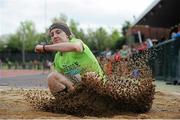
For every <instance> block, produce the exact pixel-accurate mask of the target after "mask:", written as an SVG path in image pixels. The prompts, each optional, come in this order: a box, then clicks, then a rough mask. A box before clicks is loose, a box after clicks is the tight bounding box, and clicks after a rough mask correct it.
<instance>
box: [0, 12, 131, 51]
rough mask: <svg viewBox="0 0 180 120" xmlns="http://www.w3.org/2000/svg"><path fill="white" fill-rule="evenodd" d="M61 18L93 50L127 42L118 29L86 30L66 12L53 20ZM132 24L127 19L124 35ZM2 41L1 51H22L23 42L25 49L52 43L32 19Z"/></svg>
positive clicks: (123, 29)
mask: <svg viewBox="0 0 180 120" xmlns="http://www.w3.org/2000/svg"><path fill="white" fill-rule="evenodd" d="M59 20H61V21H65V22H66V23H67V24H68V25H69V27H70V29H71V31H72V33H73V34H74V35H75V37H76V38H78V39H81V40H82V41H83V42H84V43H86V44H87V45H88V46H89V47H90V49H92V50H93V51H103V50H105V49H106V48H110V49H117V48H120V47H121V45H122V44H124V43H125V42H126V38H125V37H123V36H121V33H120V32H119V31H118V30H117V29H113V30H112V31H111V32H107V31H106V29H105V28H103V27H99V28H97V29H96V30H93V29H91V28H89V29H88V30H87V31H84V30H83V29H82V28H80V27H79V23H78V22H76V21H75V20H73V19H71V20H70V21H69V22H68V18H67V16H66V15H64V14H60V16H59V17H55V18H53V19H52V22H54V21H59ZM130 26H131V25H130V22H128V21H125V23H124V24H123V27H122V34H123V35H125V33H126V32H127V29H128V28H129V27H130ZM0 42H1V44H0V51H2V50H4V49H10V50H11V51H21V50H22V47H23V44H24V48H25V51H34V47H35V45H36V44H49V43H51V40H50V37H48V35H47V33H37V31H36V28H35V25H34V23H33V22H32V21H24V22H21V23H20V25H19V27H18V29H17V31H16V32H15V33H14V34H10V35H9V36H8V39H7V42H6V43H5V42H3V41H2V40H1V39H0ZM6 45H7V46H6Z"/></svg>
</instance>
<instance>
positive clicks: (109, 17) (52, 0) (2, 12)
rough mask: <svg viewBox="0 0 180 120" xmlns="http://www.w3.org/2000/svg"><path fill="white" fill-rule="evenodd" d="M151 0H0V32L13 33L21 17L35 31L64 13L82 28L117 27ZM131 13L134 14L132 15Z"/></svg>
mask: <svg viewBox="0 0 180 120" xmlns="http://www.w3.org/2000/svg"><path fill="white" fill-rule="evenodd" d="M153 1H154V0H0V35H2V34H10V33H14V32H15V31H16V29H17V28H18V26H19V25H20V22H21V21H25V20H31V21H33V22H34V23H35V26H36V29H37V31H38V32H43V31H44V28H45V27H48V26H49V25H50V23H51V20H52V18H54V17H57V16H59V15H60V14H61V13H63V14H65V15H66V16H67V17H68V19H74V20H75V21H77V22H79V27H81V28H83V29H86V28H88V27H90V28H97V27H100V26H103V27H105V28H107V29H111V28H119V29H120V28H121V25H122V24H123V23H124V21H125V20H129V21H131V22H134V19H135V18H138V17H139V16H140V15H141V14H142V13H143V12H144V10H145V9H147V7H148V6H149V5H150V4H151V3H152V2H153ZM133 16H134V17H133Z"/></svg>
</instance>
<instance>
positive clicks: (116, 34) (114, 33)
mask: <svg viewBox="0 0 180 120" xmlns="http://www.w3.org/2000/svg"><path fill="white" fill-rule="evenodd" d="M110 38H111V42H110V48H111V49H113V50H115V49H116V47H115V46H116V43H117V41H118V40H119V39H120V32H119V31H118V30H117V29H114V30H113V31H112V33H111V35H110Z"/></svg>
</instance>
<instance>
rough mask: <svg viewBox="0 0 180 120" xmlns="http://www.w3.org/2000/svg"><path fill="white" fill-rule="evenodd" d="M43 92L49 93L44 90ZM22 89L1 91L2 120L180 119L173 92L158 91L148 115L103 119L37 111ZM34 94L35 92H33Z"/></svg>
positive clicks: (179, 105)
mask: <svg viewBox="0 0 180 120" xmlns="http://www.w3.org/2000/svg"><path fill="white" fill-rule="evenodd" d="M43 91H48V90H47V89H44V90H43ZM25 92H26V91H25V90H22V89H10V88H2V87H1V90H0V119H7V118H9V119H10V118H13V119H22V118H23V119H35V118H36V119H40V118H45V119H51V118H54V119H64V118H66V119H73V118H90V119H94V118H96V119H98V118H125V119H131V118H133V119H136V118H153V119H180V94H178V93H173V92H164V91H156V93H155V99H154V101H153V105H152V108H151V110H150V111H149V112H147V113H132V112H119V113H113V114H111V115H109V116H107V115H101V117H97V116H92V115H89V116H88V115H86V116H77V115H69V114H64V113H53V112H44V111H41V110H36V109H34V108H33V107H32V106H30V104H29V103H28V102H26V101H25V100H24V97H23V96H22V93H25ZM32 92H33V91H32Z"/></svg>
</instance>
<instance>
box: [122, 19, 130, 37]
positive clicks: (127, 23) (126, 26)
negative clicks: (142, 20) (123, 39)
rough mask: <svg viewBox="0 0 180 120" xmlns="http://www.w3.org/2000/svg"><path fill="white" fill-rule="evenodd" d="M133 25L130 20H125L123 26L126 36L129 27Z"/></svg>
mask: <svg viewBox="0 0 180 120" xmlns="http://www.w3.org/2000/svg"><path fill="white" fill-rule="evenodd" d="M130 27H131V23H130V22H129V21H127V20H126V21H125V22H124V24H123V27H122V34H123V35H124V36H125V35H126V33H127V31H128V29H129V28H130Z"/></svg>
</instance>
